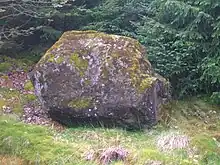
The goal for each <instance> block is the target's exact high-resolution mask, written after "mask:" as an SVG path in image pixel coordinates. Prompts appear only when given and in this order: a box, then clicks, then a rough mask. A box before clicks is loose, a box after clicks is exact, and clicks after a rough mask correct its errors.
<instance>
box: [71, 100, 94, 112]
mask: <svg viewBox="0 0 220 165" xmlns="http://www.w3.org/2000/svg"><path fill="white" fill-rule="evenodd" d="M91 101H92V98H90V97H88V98H77V99H74V100H72V101H70V102H69V103H68V106H69V107H71V108H74V109H84V108H89V106H90V105H91Z"/></svg>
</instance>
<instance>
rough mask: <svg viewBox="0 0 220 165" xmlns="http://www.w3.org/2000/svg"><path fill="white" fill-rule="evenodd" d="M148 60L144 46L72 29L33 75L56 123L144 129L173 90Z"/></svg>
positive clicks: (107, 35)
mask: <svg viewBox="0 0 220 165" xmlns="http://www.w3.org/2000/svg"><path fill="white" fill-rule="evenodd" d="M144 56H145V49H144V47H143V46H142V45H140V44H139V43H138V41H136V40H134V39H131V38H128V37H123V36H118V35H109V34H105V33H100V32H96V31H68V32H65V33H64V34H63V35H62V37H61V38H60V39H59V40H58V41H57V42H56V43H55V44H54V45H53V46H52V47H51V48H50V49H49V50H48V51H47V52H46V54H45V55H44V56H43V57H42V59H41V60H40V61H39V62H38V64H37V65H36V67H35V68H34V69H33V71H32V72H31V74H30V77H31V80H32V82H33V84H34V87H35V92H36V95H37V97H38V98H39V100H40V102H41V104H42V105H43V106H44V107H46V108H47V109H48V110H49V111H48V112H49V114H50V116H51V117H52V118H53V119H55V120H58V121H60V122H62V123H64V124H74V123H83V122H85V123H88V122H92V123H93V122H100V123H102V124H104V125H112V124H113V125H121V126H124V127H135V128H140V127H145V126H149V125H151V124H154V123H155V122H156V121H157V116H158V112H159V107H160V105H161V104H162V103H163V100H164V99H166V98H167V92H168V90H167V86H168V83H167V81H166V80H165V79H164V78H162V77H161V76H159V75H157V74H155V73H154V72H153V70H152V67H151V65H150V63H149V61H148V60H146V59H145V58H144Z"/></svg>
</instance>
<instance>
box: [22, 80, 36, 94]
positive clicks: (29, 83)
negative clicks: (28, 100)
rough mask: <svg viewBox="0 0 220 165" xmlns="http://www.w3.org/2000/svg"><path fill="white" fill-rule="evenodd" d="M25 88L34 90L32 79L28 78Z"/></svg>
mask: <svg viewBox="0 0 220 165" xmlns="http://www.w3.org/2000/svg"><path fill="white" fill-rule="evenodd" d="M24 89H25V90H27V91H33V90H34V86H33V84H32V82H31V81H30V80H28V81H27V82H26V83H25V84H24Z"/></svg>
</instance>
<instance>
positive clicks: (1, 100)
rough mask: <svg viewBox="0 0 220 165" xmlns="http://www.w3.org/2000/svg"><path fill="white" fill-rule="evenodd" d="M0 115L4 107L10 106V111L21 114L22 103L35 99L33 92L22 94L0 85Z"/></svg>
mask: <svg viewBox="0 0 220 165" xmlns="http://www.w3.org/2000/svg"><path fill="white" fill-rule="evenodd" d="M0 96H1V97H0V116H1V114H2V112H3V109H4V107H10V110H11V111H12V113H15V114H16V115H18V116H21V115H22V113H23V105H25V104H26V103H30V102H32V101H34V100H36V96H35V95H33V94H22V93H20V92H19V91H18V90H15V89H9V88H5V87H3V88H2V87H0Z"/></svg>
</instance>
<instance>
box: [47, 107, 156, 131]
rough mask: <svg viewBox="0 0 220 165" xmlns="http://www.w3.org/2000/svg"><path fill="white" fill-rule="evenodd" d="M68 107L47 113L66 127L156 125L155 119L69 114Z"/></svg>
mask: <svg viewBox="0 0 220 165" xmlns="http://www.w3.org/2000/svg"><path fill="white" fill-rule="evenodd" d="M69 110H70V109H65V110H60V109H56V110H54V109H53V110H49V111H48V114H49V116H50V117H51V119H52V120H54V121H57V122H59V123H61V124H63V125H65V126H67V127H76V126H88V127H107V128H115V127H119V128H123V129H127V130H134V129H135V130H137V129H138V130H141V129H149V128H151V127H152V126H154V125H156V123H157V122H156V121H152V120H149V121H146V122H136V123H127V122H125V121H124V120H123V119H115V118H113V117H112V118H111V117H104V116H97V117H81V116H77V117H75V116H71V115H70V114H69V113H68V112H69Z"/></svg>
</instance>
